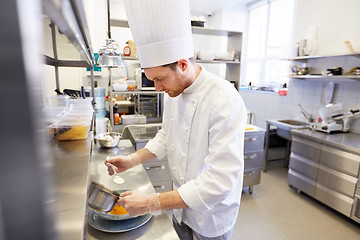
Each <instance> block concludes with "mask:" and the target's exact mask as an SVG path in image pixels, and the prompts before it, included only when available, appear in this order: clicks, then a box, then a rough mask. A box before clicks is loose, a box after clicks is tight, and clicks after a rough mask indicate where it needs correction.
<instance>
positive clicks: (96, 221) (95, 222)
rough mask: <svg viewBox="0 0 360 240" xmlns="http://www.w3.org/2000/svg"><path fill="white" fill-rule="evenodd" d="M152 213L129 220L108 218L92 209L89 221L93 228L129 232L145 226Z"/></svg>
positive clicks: (113, 231) (104, 230)
mask: <svg viewBox="0 0 360 240" xmlns="http://www.w3.org/2000/svg"><path fill="white" fill-rule="evenodd" d="M151 217H152V215H151V214H145V215H142V216H139V217H136V218H131V219H127V220H118V221H114V220H107V219H104V218H102V217H101V216H100V215H98V214H97V213H96V212H95V211H93V210H92V209H90V211H89V213H88V223H89V224H90V226H92V227H93V228H95V229H97V230H99V231H103V232H110V233H119V232H127V231H130V230H134V229H136V228H139V227H141V226H143V225H144V224H145V223H147V222H148V221H149V220H150V219H151Z"/></svg>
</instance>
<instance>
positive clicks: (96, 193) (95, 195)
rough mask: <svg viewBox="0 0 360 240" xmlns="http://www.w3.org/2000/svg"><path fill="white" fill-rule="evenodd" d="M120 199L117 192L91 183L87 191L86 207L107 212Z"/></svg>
mask: <svg viewBox="0 0 360 240" xmlns="http://www.w3.org/2000/svg"><path fill="white" fill-rule="evenodd" d="M119 197H120V194H119V193H118V192H117V191H114V190H111V189H109V188H107V187H105V186H103V185H101V184H98V183H95V182H91V183H90V186H89V190H88V205H89V206H90V207H91V208H93V209H95V210H97V211H101V212H109V211H111V209H112V208H113V207H114V205H115V203H116V201H117V200H118V198H119Z"/></svg>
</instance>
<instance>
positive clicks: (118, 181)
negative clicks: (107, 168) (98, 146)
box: [106, 156, 125, 184]
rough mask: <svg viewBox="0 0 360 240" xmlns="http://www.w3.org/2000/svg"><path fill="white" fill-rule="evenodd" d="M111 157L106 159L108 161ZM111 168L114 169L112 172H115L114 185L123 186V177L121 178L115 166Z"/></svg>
mask: <svg viewBox="0 0 360 240" xmlns="http://www.w3.org/2000/svg"><path fill="white" fill-rule="evenodd" d="M109 158H110V157H109V156H108V157H107V158H106V160H109ZM111 168H112V170H113V172H114V180H113V181H114V183H117V184H123V183H124V181H125V180H124V179H123V178H122V177H120V176H119V175H118V173H117V172H116V171H115V167H114V165H112V164H111Z"/></svg>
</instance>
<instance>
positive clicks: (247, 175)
mask: <svg viewBox="0 0 360 240" xmlns="http://www.w3.org/2000/svg"><path fill="white" fill-rule="evenodd" d="M254 174H255V171H252V172H249V173H244V177H251V176H252V175H254Z"/></svg>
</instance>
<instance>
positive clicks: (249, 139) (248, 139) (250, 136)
mask: <svg viewBox="0 0 360 240" xmlns="http://www.w3.org/2000/svg"><path fill="white" fill-rule="evenodd" d="M264 136H265V133H264V132H251V133H249V132H245V139H244V152H245V153H247V152H253V151H260V150H263V149H264Z"/></svg>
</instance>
